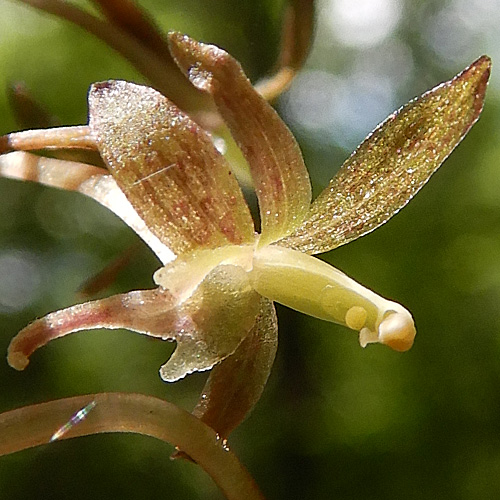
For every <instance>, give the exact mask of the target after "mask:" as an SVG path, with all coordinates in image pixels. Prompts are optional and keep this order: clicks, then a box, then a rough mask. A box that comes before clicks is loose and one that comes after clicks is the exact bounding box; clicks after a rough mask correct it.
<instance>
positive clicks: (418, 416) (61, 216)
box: [0, 0, 500, 500]
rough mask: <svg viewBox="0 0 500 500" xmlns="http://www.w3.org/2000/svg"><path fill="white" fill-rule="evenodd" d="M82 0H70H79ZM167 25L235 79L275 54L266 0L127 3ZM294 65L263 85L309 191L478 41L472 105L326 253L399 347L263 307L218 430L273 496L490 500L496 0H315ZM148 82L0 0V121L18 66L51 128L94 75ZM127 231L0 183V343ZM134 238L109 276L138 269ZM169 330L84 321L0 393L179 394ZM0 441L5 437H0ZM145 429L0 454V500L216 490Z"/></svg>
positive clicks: (148, 269) (81, 98)
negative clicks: (386, 218) (486, 82)
mask: <svg viewBox="0 0 500 500" xmlns="http://www.w3.org/2000/svg"><path fill="white" fill-rule="evenodd" d="M79 3H81V4H84V2H79ZM140 4H141V5H143V6H144V7H145V8H147V9H148V10H149V11H150V12H151V13H152V14H153V15H154V16H155V19H156V20H157V23H158V24H159V25H160V26H161V27H162V28H163V29H165V30H168V29H176V30H181V31H185V32H186V33H189V34H190V35H192V36H194V37H197V38H201V39H203V40H204V41H210V42H214V43H217V44H220V45H221V46H223V47H225V48H226V49H227V50H228V51H229V52H230V53H231V54H233V55H234V56H236V57H237V58H238V59H239V60H240V61H241V62H242V64H243V66H244V68H245V69H246V71H247V72H248V74H249V75H250V76H251V77H252V79H254V80H255V79H256V78H258V77H259V76H262V75H264V74H266V73H267V72H269V71H270V70H271V69H272V65H273V62H274V60H275V57H276V54H277V47H278V40H279V26H280V19H281V18H280V13H281V12H282V8H283V5H284V2H282V1H271V0H269V1H264V0H261V1H243V2H238V1H232V0H231V1H229V0H226V1H222V0H220V1H217V0H211V1H200V0H198V1H195V0H188V1H186V0H184V1H182V2H180V1H174V0H168V1H160V0H156V1H152V0H151V1H143V2H140ZM317 16H318V28H317V34H316V39H315V42H314V46H313V50H312V53H311V55H310V58H309V60H308V63H307V65H306V67H305V68H304V70H303V71H302V72H301V74H300V75H299V77H298V78H297V79H296V81H295V82H294V85H293V86H292V88H291V90H290V91H289V92H288V93H287V94H286V95H284V96H282V98H280V100H279V102H278V105H277V106H278V109H279V111H280V113H281V114H282V116H283V117H284V118H285V119H286V120H287V122H288V123H289V125H290V127H291V128H292V130H293V131H294V132H295V133H296V136H297V138H298V140H299V142H300V144H301V147H302V148H303V152H304V156H305V159H306V163H307V165H308V168H309V170H310V173H311V177H312V180H313V184H314V189H315V192H316V193H317V192H319V190H320V189H322V188H323V187H324V186H325V185H326V183H327V182H328V180H329V179H330V178H331V177H332V176H333V174H334V173H335V172H336V170H337V169H338V168H339V166H340V165H341V164H342V162H343V160H344V159H345V158H346V157H347V156H348V155H349V154H350V152H351V151H352V150H353V149H354V148H355V146H356V145H357V144H358V143H359V142H360V141H361V140H362V139H363V138H364V137H365V136H366V135H367V134H368V133H369V132H370V130H371V129H372V128H374V127H375V125H377V123H378V122H380V121H381V120H383V119H384V118H385V117H386V116H387V115H388V114H389V113H391V112H392V111H393V110H394V109H396V108H398V107H399V106H400V105H402V104H404V103H405V102H406V101H408V100H409V99H410V98H412V97H414V96H416V95H418V94H420V93H422V92H424V91H425V90H427V89H429V88H430V87H432V86H434V85H436V84H437V83H439V82H441V81H443V80H446V79H449V78H451V77H452V76H453V75H454V74H456V73H457V72H459V71H460V70H461V69H463V68H464V67H465V66H466V65H468V64H470V63H471V62H472V61H473V60H474V59H475V58H476V57H478V56H480V55H481V54H483V53H487V54H488V55H490V56H491V57H492V58H493V65H494V67H493V73H492V82H491V85H490V88H489V90H488V95H487V99H486V105H485V110H484V113H483V116H482V118H481V120H480V121H479V123H478V124H477V125H476V126H475V127H474V128H473V130H472V131H471V133H470V134H469V136H468V137H467V138H466V140H465V141H464V142H463V143H462V144H461V145H460V146H459V147H458V149H457V150H456V151H455V153H453V155H452V156H451V158H450V159H449V160H447V161H446V163H445V165H444V167H443V168H442V170H440V171H439V172H438V173H437V174H436V175H435V176H434V177H433V178H432V180H431V182H430V183H429V185H428V186H426V187H425V188H424V190H423V191H422V192H421V193H420V194H418V196H417V197H416V199H415V200H413V201H412V202H411V203H410V205H409V206H408V207H407V208H405V209H404V210H403V211H402V212H401V213H400V214H398V215H397V216H396V217H394V219H392V220H391V221H390V222H389V223H388V224H386V225H385V226H383V227H382V228H380V229H378V230H377V231H375V232H374V233H373V234H370V235H368V236H365V237H363V238H361V239H359V240H357V241H355V242H352V243H350V244H349V245H347V246H345V247H341V248H339V249H337V250H335V251H333V252H331V253H329V254H327V255H324V256H322V258H324V259H325V260H327V261H329V262H331V263H332V264H333V265H335V266H336V267H338V268H340V269H341V270H342V271H344V272H346V273H347V274H348V275H349V276H351V277H353V278H354V279H356V280H357V281H359V282H361V283H362V284H364V285H365V286H367V287H369V288H372V289H373V290H375V291H376V292H377V293H380V294H381V295H383V296H385V297H388V298H390V299H393V300H396V301H398V302H401V303H402V304H403V305H404V306H406V307H407V308H408V309H409V310H410V311H411V312H412V314H413V316H414V318H415V321H416V325H417V330H418V335H417V338H416V342H415V345H414V347H413V348H412V350H411V351H409V352H408V353H406V354H399V353H395V352H393V351H390V350H389V349H387V348H385V347H383V346H378V345H376V346H369V347H368V348H367V349H364V350H363V349H361V348H360V347H359V344H358V342H357V339H356V336H355V334H353V332H351V331H349V330H347V329H345V328H342V327H339V326H337V325H334V324H329V323H325V322H321V321H319V320H315V319H311V318H308V317H305V316H303V315H301V314H298V313H295V312H293V311H290V310H288V309H286V308H284V307H278V315H279V322H280V347H279V349H278V356H277V360H276V364H275V366H274V369H273V372H272V374H271V378H270V380H269V383H268V386H267V388H266V390H265V392H264V395H263V398H262V400H261V401H260V403H259V404H258V405H257V407H256V408H255V410H254V411H253V413H252V414H251V416H250V417H249V418H248V420H247V421H246V422H244V423H243V424H242V425H241V426H240V428H239V429H238V430H237V431H236V432H235V433H234V434H233V435H232V436H231V439H230V446H231V449H232V450H233V451H235V452H236V454H237V455H238V456H239V458H240V459H241V461H242V462H243V463H244V464H245V465H246V466H247V467H248V469H249V470H250V471H251V473H252V475H253V476H254V477H255V479H256V480H257V482H258V484H259V485H260V486H261V488H262V490H263V491H264V493H265V494H266V496H267V497H268V498H269V499H282V498H287V499H292V498H297V499H299V498H313V499H330V498H335V499H339V500H340V499H354V498H356V499H362V500H375V499H393V498H394V499H396V498H405V499H408V500H411V499H424V498H443V499H445V498H446V499H461V500H469V499H477V498H481V499H487V498H498V497H499V495H500V356H499V354H500V132H499V130H500V128H499V124H500V114H499V111H500V95H499V87H500V79H499V78H498V75H497V68H496V64H497V62H498V61H499V60H500V35H499V31H498V26H499V25H500V2H499V1H498V0H490V1H488V0H482V1H479V0H472V1H466V0H453V1H441V0H433V1H422V2H412V1H410V0H407V1H402V0H401V1H399V2H398V1H397V0H375V1H368V0H364V1H362V0H356V1H347V0H323V1H322V2H318V12H317ZM110 78H121V79H129V80H133V81H137V82H141V81H144V80H143V78H142V77H141V76H140V75H138V74H137V73H136V72H135V71H134V70H133V69H132V68H131V66H130V65H128V63H126V62H125V61H124V60H123V59H121V58H120V57H118V56H117V55H116V53H114V52H113V51H112V50H111V49H109V48H107V47H106V46H105V45H103V44H102V43H101V42H99V41H98V40H96V39H95V38H93V37H92V36H90V35H88V34H86V33H85V32H83V31H82V30H80V29H78V28H76V27H74V26H72V25H70V24H69V23H67V22H64V21H61V20H58V19H55V18H53V17H51V16H48V15H42V14H40V13H38V12H36V11H34V10H32V9H30V8H28V7H25V6H22V5H20V4H19V3H16V2H15V1H5V0H0V117H1V118H0V133H6V132H8V131H10V130H13V129H15V128H16V125H15V121H14V117H13V115H12V113H11V111H10V110H9V108H8V105H7V99H6V93H5V88H6V85H7V84H8V83H10V82H12V81H24V82H25V83H26V84H27V86H28V87H29V88H30V89H31V91H32V92H33V94H34V95H35V96H36V98H37V99H39V100H40V101H41V102H43V103H44V104H45V106H46V107H47V109H49V110H50V111H51V112H52V113H54V114H55V115H56V116H57V117H58V118H59V120H60V123H61V124H79V123H85V122H86V92H87V89H88V86H89V84H90V83H92V82H94V81H99V80H104V79H110ZM135 241H137V238H136V236H135V235H134V234H133V233H132V231H130V230H129V229H128V228H127V227H125V225H124V224H122V223H121V222H120V221H119V220H118V219H116V218H115V217H114V216H113V215H112V214H110V213H108V212H107V211H106V210H105V209H103V208H101V207H100V206H97V204H96V203H94V202H92V200H88V199H84V197H82V196H80V195H78V194H74V193H65V192H61V191H57V190H54V189H49V188H44V187H41V186H37V185H33V184H28V183H20V182H15V181H10V180H6V179H0V353H5V352H6V349H7V346H8V344H9V342H10V339H11V338H12V337H13V336H14V335H15V333H16V332H17V331H19V330H20V329H21V328H22V327H23V326H25V325H26V324H27V323H29V322H30V321H31V320H33V319H34V318H35V317H40V316H42V315H44V314H46V313H48V312H50V311H52V310H55V309H60V308H62V307H65V306H68V305H71V304H74V303H76V302H78V300H79V299H78V298H77V296H76V291H77V289H78V288H79V286H80V285H81V284H82V283H83V282H84V281H85V280H86V279H87V278H89V277H90V276H92V275H93V274H95V273H96V272H98V271H99V270H101V269H102V267H104V266H105V265H106V263H107V262H109V261H110V260H112V259H113V258H114V257H116V256H117V255H119V254H120V252H122V251H124V250H125V249H127V248H128V247H129V245H130V244H132V243H134V242H135ZM157 267H158V263H157V261H156V259H155V257H154V256H153V255H152V254H151V252H149V250H148V249H147V248H146V247H144V248H141V250H140V251H139V252H138V253H137V254H136V256H135V258H134V261H133V262H132V263H131V265H130V266H129V267H128V268H127V269H126V271H125V272H123V273H122V274H121V275H120V276H119V278H118V280H117V282H116V283H115V284H114V285H113V286H112V288H111V289H110V290H109V293H110V294H111V293H118V292H120V291H126V290H131V289H139V288H147V287H151V286H152V280H151V276H152V273H153V272H154V270H155V269H156V268H157ZM171 350H172V346H170V345H166V344H162V343H159V342H155V341H151V340H150V339H148V338H145V337H142V336H139V335H135V334H132V333H126V332H117V331H114V332H110V331H106V332H97V331H96V332H89V333H82V334H79V335H75V336H72V337H68V338H67V339H64V340H60V341H57V342H53V343H52V344H50V345H49V346H47V347H46V348H44V349H42V350H40V351H39V352H37V353H36V354H35V355H34V357H33V359H32V362H31V363H30V366H29V367H28V368H27V369H26V371H25V372H15V371H14V370H12V369H11V368H9V367H8V365H7V363H6V362H1V363H0V384H1V386H0V410H1V411H7V410H10V409H14V408H17V407H20V406H24V405H27V404H32V403H35V402H41V401H47V400H50V399H55V398H61V397H65V396H71V395H77V394H85V393H92V392H97V391H128V392H141V393H145V394H151V395H156V396H158V397H162V398H166V399H168V400H170V401H174V402H176V403H177V404H179V405H180V406H182V407H185V408H187V409H190V408H191V407H192V405H193V404H194V403H195V401H196V399H197V397H198V394H199V392H200V390H201V387H202V385H203V382H204V379H205V377H206V374H196V375H192V376H189V377H188V378H186V379H185V380H183V381H181V382H178V383H176V384H172V385H167V384H165V383H163V382H162V381H161V380H160V378H159V376H158V368H159V366H160V365H161V364H162V363H164V361H165V360H166V358H167V357H168V355H169V353H170V352H171ZM0 439H1V436H0ZM170 452H171V449H170V448H168V447H167V446H166V445H164V444H163V443H160V442H156V441H154V440H152V439H150V438H146V437H141V436H116V435H110V436H92V437H89V438H82V439H78V440H69V441H65V442H60V443H55V444H54V445H50V446H43V447H39V448H36V449H33V450H28V451H24V452H20V453H17V454H14V455H11V456H7V457H2V458H1V459H0V498H1V499H4V498H5V499H11V498H16V499H31V498H42V497H43V498H48V499H52V498H53V499H59V498H61V499H62V498H64V499H67V498H72V499H75V500H76V499H80V498H81V499H83V498H123V499H142V498H172V499H173V498H175V499H182V500H184V499H185V500H188V499H197V498H207V499H209V498H214V499H215V498H220V494H219V493H218V491H217V490H216V487H215V486H214V485H213V484H212V482H211V480H210V479H209V478H208V477H207V476H206V475H205V474H204V473H203V472H201V471H199V470H198V469H197V468H196V467H194V466H193V465H191V464H189V463H183V462H181V461H176V462H171V461H170V460H169V459H168V457H169V454H170Z"/></svg>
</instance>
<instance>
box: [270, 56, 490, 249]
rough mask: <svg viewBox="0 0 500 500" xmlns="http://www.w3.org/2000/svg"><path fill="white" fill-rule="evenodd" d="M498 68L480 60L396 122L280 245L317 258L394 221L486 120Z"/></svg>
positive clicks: (368, 144) (352, 161) (359, 153)
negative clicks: (489, 93)
mask: <svg viewBox="0 0 500 500" xmlns="http://www.w3.org/2000/svg"><path fill="white" fill-rule="evenodd" d="M490 68H491V61H490V59H489V58H488V57H486V56H483V57H480V58H479V59H478V60H477V61H475V62H474V63H473V64H472V65H471V66H469V67H468V68H466V69H465V70H464V71H463V72H462V73H460V74H458V75H457V76H456V77H455V78H453V79H452V80H450V81H448V82H445V83H442V84H441V85H438V86H437V87H435V88H434V89H432V90H430V91H429V92H426V93H425V94H423V95H422V96H420V97H419V98H417V99H415V100H413V101H411V102H409V103H408V104H406V105H405V106H403V107H402V108H401V109H400V110H398V111H397V112H396V113H394V114H393V115H391V116H389V118H387V120H385V121H384V122H383V123H382V124H381V125H379V126H378V127H377V128H376V129H375V130H374V131H373V132H372V133H371V134H370V135H369V136H368V137H367V138H366V139H365V141H364V142H363V143H362V144H361V145H360V146H359V147H358V148H357V149H356V151H355V152H354V153H353V154H352V156H351V157H350V158H349V159H348V160H347V161H346V162H345V163H344V165H343V166H342V168H341V169H340V170H339V172H338V173H337V175H336V176H335V177H334V178H333V179H332V181H331V182H330V184H329V185H328V187H327V188H326V189H325V190H324V191H323V192H322V193H321V194H320V196H319V197H318V198H317V199H316V200H315V201H314V203H313V204H312V207H311V211H310V214H309V216H308V218H307V219H306V220H305V222H304V223H303V224H302V226H301V227H299V228H298V229H297V230H296V231H295V232H294V233H293V234H291V235H290V236H288V237H287V238H284V239H283V240H281V241H280V242H279V243H278V244H279V245H280V246H287V247H289V248H294V249H296V250H301V251H303V252H307V253H313V254H314V253H322V252H327V251H329V250H332V249H333V248H336V247H338V246H340V245H344V244H345V243H348V242H349V241H352V240H354V239H356V238H359V237H360V236H363V235H364V234H366V233H369V232H370V231H373V230H374V229H376V228H377V227H379V226H380V225H381V224H384V223H385V222H386V221H387V220H389V219H390V218H391V217H392V216H393V215H395V214H396V213H397V212H398V211H399V210H401V208H403V207H404V206H405V205H406V204H407V203H408V202H409V201H410V200H411V199H412V198H413V196H414V195H415V194H416V193H417V192H418V191H419V190H420V189H421V188H422V187H423V185H424V184H425V183H426V182H427V181H428V180H429V178H430V176H431V175H432V174H433V173H434V172H435V171H436V170H437V169H438V168H439V166H440V165H441V164H442V163H443V161H444V160H445V159H446V158H447V157H448V156H449V154H450V153H451V152H452V151H453V149H454V148H455V147H456V146H457V145H458V144H459V143H460V141H461V140H462V139H463V138H464V136H465V135H466V134H467V132H468V131H469V129H470V128H471V127H472V125H474V123H475V122H476V121H477V119H478V118H479V115H480V113H481V110H482V108H483V101H484V95H485V92H486V86H487V82H488V78H489V75H490Z"/></svg>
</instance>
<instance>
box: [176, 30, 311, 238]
mask: <svg viewBox="0 0 500 500" xmlns="http://www.w3.org/2000/svg"><path fill="white" fill-rule="evenodd" d="M169 42H170V51H171V52H172V55H173V57H174V59H175V61H176V62H177V64H178V65H179V67H180V68H181V70H182V71H183V72H184V73H185V74H186V75H187V76H188V78H189V80H190V82H191V83H192V84H193V85H194V86H195V87H196V88H198V89H199V90H202V91H204V92H207V93H209V94H210V95H211V96H212V97H213V99H214V101H215V104H216V105H217V109H218V110H219V112H220V114H221V116H222V117H223V119H224V121H225V122H226V124H227V125H228V127H229V129H230V131H231V134H232V135H233V137H234V139H235V140H236V142H237V144H238V146H239V147H240V149H241V150H242V152H243V154H244V156H245V158H246V160H247V162H248V165H249V167H250V172H251V175H252V179H253V181H254V185H255V190H256V193H257V197H258V200H259V208H260V218H261V232H262V234H261V238H260V245H265V244H268V243H270V242H272V241H275V240H277V239H279V238H282V237H283V236H285V235H287V234H289V233H291V232H292V231H293V230H294V229H295V228H296V227H297V226H298V225H299V224H300V223H301V222H302V221H303V220H304V217H305V216H306V214H307V212H308V209H309V205H310V203H311V185H310V181H309V174H308V172H307V169H306V167H305V165H304V161H303V159H302V154H301V152H300V149H299V146H298V144H297V142H296V141H295V138H294V137H293V135H292V133H291V132H290V130H288V128H287V126H286V125H285V124H284V122H283V121H282V120H281V118H280V117H279V115H278V114H277V113H276V111H274V109H273V108H272V107H271V106H270V105H269V104H268V103H267V102H266V101H265V99H264V98H263V97H262V96H261V95H260V94H259V93H258V92H257V91H256V90H255V89H254V88H253V87H252V84H251V83H250V81H249V80H248V78H247V77H246V76H245V74H244V72H243V70H242V68H241V65H240V64H239V63H238V61H236V59H234V58H233V57H231V56H230V55H229V54H228V53H227V52H225V51H224V50H222V49H220V48H219V47H216V46H215V45H207V44H204V43H200V42H197V41H196V40H193V39H192V38H190V37H188V36H186V35H182V34H180V33H175V32H171V33H169Z"/></svg>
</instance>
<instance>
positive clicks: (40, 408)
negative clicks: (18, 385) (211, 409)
mask: <svg viewBox="0 0 500 500" xmlns="http://www.w3.org/2000/svg"><path fill="white" fill-rule="evenodd" d="M91 401H94V402H95V406H94V407H93V409H92V411H91V412H89V414H88V416H87V418H85V419H84V420H83V421H82V422H81V423H79V424H78V425H75V426H74V427H72V428H71V429H70V430H69V431H68V432H67V433H66V434H64V435H63V436H61V439H68V438H72V437H77V436H87V435H90V434H99V433H104V432H133V433H137V434H143V435H145V436H151V437H155V438H157V439H160V440H162V441H165V442H168V443H171V444H173V445H174V446H176V447H178V448H179V449H180V450H182V451H183V452H185V453H186V454H187V455H189V456H190V457H191V458H192V459H193V460H194V461H196V462H197V463H198V464H199V465H200V467H202V468H203V469H204V470H205V471H206V472H207V473H208V474H209V475H210V476H211V477H212V479H213V480H214V481H215V483H216V484H217V485H218V486H219V488H220V489H221V490H222V492H223V493H224V494H225V496H226V498H228V499H230V500H231V499H234V500H259V499H260V500H263V499H264V497H263V496H262V493H261V492H260V491H259V489H258V487H257V485H256V484H255V482H254V480H253V479H252V477H251V476H250V475H249V473H248V471H247V470H246V469H245V468H244V467H243V466H242V465H241V463H240V462H239V461H238V459H237V458H236V456H235V455H234V454H233V453H232V452H231V451H229V449H228V448H227V447H226V446H225V441H222V440H221V439H220V438H219V436H218V435H217V434H216V433H215V432H214V431H213V430H212V429H211V428H210V427H208V426H207V425H205V424H203V423H202V422H201V421H200V420H199V419H197V418H196V417H194V416H193V415H191V414H190V413H188V412H186V411H185V410H182V409H181V408H179V407H177V406H176V405H174V404H172V403H169V402H168V401H164V400H162V399H158V398H154V397H151V396H145V395H142V394H127V393H111V392H109V393H101V394H88V395H85V396H76V397H72V398H66V399H59V400H56V401H50V402H48V403H41V404H36V405H32V406H27V407H24V408H19V409H16V410H12V411H9V412H6V413H3V414H1V415H0V436H1V439H0V456H1V455H6V454H9V453H14V452H16V451H21V450H24V449H27V448H33V447H35V446H39V445H42V444H47V443H49V441H50V439H51V437H52V436H53V435H54V432H55V431H56V430H57V429H58V428H60V426H61V425H63V424H64V423H65V422H67V421H68V419H69V418H70V417H71V415H73V414H74V413H75V412H77V411H78V410H80V409H81V408H83V407H85V406H86V405H88V404H89V402H91Z"/></svg>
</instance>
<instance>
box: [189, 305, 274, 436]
mask: <svg viewBox="0 0 500 500" xmlns="http://www.w3.org/2000/svg"><path fill="white" fill-rule="evenodd" d="M277 347H278V321H277V318H276V311H275V309H274V305H273V303H272V302H271V301H270V300H268V299H265V298H264V297H261V298H260V304H259V314H258V316H257V320H256V322H255V325H254V327H253V328H252V330H251V331H250V333H249V334H248V335H247V336H246V337H245V339H244V340H243V341H242V342H241V344H240V345H239V346H238V349H236V351H235V352H234V354H232V355H231V356H228V357H227V358H226V359H225V360H224V361H222V362H221V363H220V364H218V365H216V366H215V367H214V368H213V369H212V371H211V372H210V376H209V377H208V380H207V383H206V384H205V387H204V388H203V392H202V394H201V398H200V400H199V402H198V404H197V405H196V407H195V408H194V410H193V415H195V416H196V417H198V418H199V419H200V420H201V421H202V422H204V423H205V424H207V425H209V426H210V427H212V429H214V430H215V431H216V432H217V433H218V434H219V435H220V436H221V437H222V438H227V437H228V436H229V434H230V433H231V431H232V430H233V429H235V428H236V427H237V426H238V425H239V424H240V423H241V422H242V421H243V420H244V419H245V418H246V416H247V415H248V414H249V413H250V411H251V410H252V409H253V408H254V406H255V405H256V404H257V402H258V400H259V399H260V397H261V395H262V391H263V390H264V387H265V385H266V382H267V379H268V377H269V374H270V372H271V368H272V366H273V362H274V358H275V355H276V349H277Z"/></svg>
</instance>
